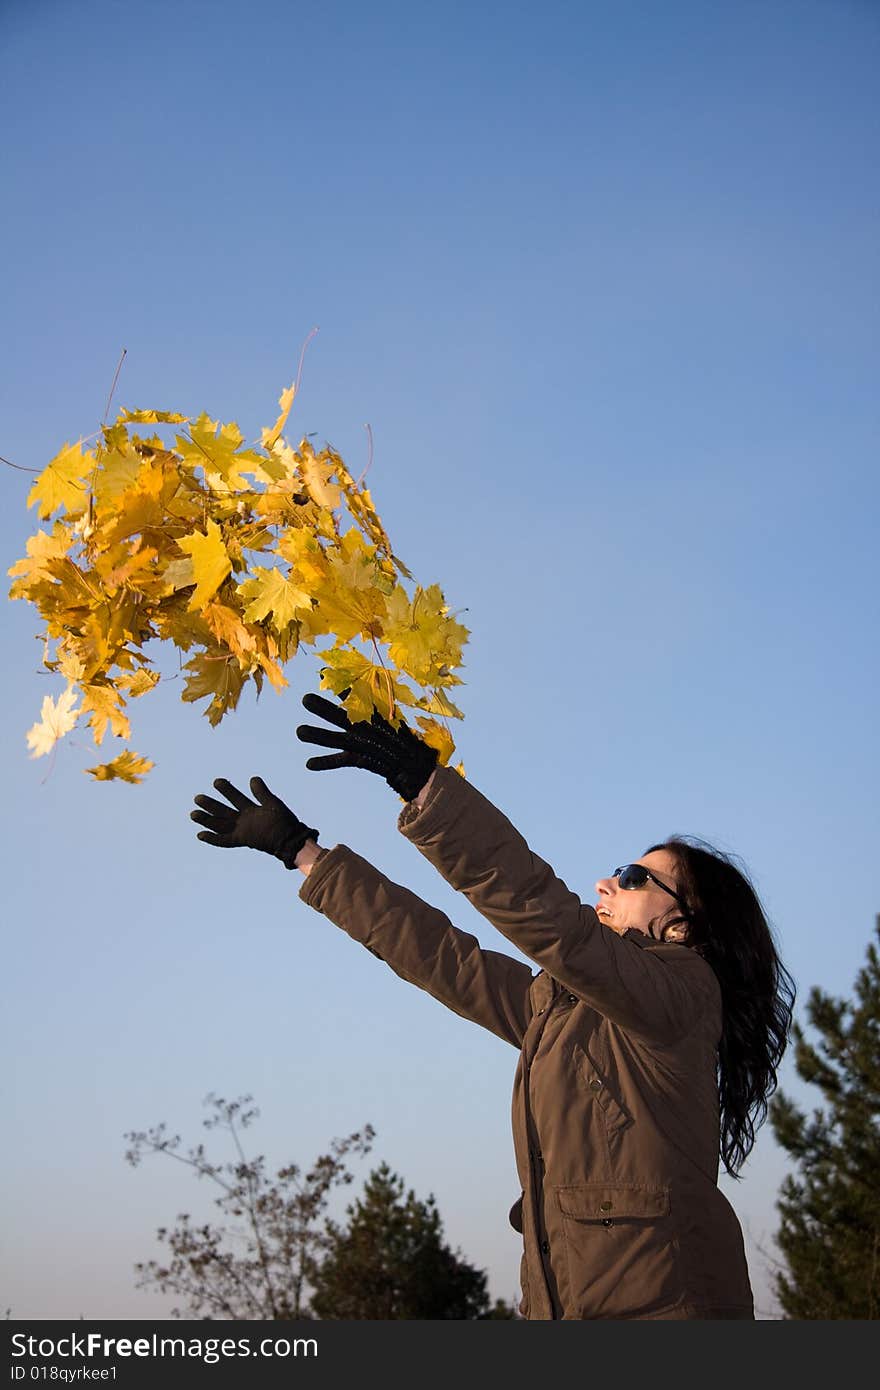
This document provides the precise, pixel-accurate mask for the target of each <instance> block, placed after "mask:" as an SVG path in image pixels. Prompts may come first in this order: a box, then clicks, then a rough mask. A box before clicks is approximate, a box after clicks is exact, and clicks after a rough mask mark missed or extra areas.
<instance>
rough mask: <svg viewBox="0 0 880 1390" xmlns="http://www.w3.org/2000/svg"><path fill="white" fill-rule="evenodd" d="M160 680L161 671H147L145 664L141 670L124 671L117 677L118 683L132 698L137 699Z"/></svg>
mask: <svg viewBox="0 0 880 1390" xmlns="http://www.w3.org/2000/svg"><path fill="white" fill-rule="evenodd" d="M142 659H143V658H142ZM158 682H159V672H158V671H147V670H146V669H145V668H144V667H143V666H142V667H141V668H140V670H139V671H133V672H129V673H123V674H122V675H121V676H117V677H116V684H117V685H118V686H121V687H122V689H123V690H124V691H125V692H126V694H127V695H128V696H129V697H130V698H131V699H132V700H136V699H137V697H138V696H139V695H145V694H146V693H147V691H148V690H152V689H153V687H154V686H155V685H157V684H158Z"/></svg>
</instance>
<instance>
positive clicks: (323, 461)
mask: <svg viewBox="0 0 880 1390" xmlns="http://www.w3.org/2000/svg"><path fill="white" fill-rule="evenodd" d="M296 458H297V465H298V468H299V472H300V476H301V477H302V480H303V482H304V483H305V485H306V487H307V489H308V492H309V496H310V497H311V498H312V501H314V502H317V504H318V506H319V507H326V508H327V510H328V511H331V512H332V511H335V510H336V508H337V507H339V506H341V504H342V488H341V487H340V486H339V484H338V483H331V482H330V479H331V477H332V476H333V469H334V463H333V459H332V457H328V456H327V455H326V454H321V455H320V456H318V455H316V454H315V451H314V449H313V448H312V446H311V444H310V443H309V442H308V440H307V439H304V440H303V441H302V443H301V444H300V446H299V453H298V455H296Z"/></svg>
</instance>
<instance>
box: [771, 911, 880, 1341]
mask: <svg viewBox="0 0 880 1390" xmlns="http://www.w3.org/2000/svg"><path fill="white" fill-rule="evenodd" d="M875 930H876V935H877V937H878V940H880V916H878V917H877V922H876V929H875ZM807 1016H808V1018H809V1021H810V1023H811V1025H812V1027H813V1028H814V1029H815V1030H816V1031H817V1032H818V1034H819V1035H820V1042H819V1046H818V1047H814V1046H813V1045H811V1044H810V1043H808V1042H807V1040H806V1037H805V1036H804V1033H803V1030H802V1029H801V1028H800V1027H799V1026H798V1024H797V1023H795V1024H794V1025H793V1029H792V1032H793V1036H794V1039H795V1066H796V1068H797V1072H798V1075H799V1076H800V1077H801V1078H802V1079H803V1080H804V1081H806V1082H808V1083H809V1084H811V1085H814V1086H818V1087H819V1089H820V1090H821V1092H822V1095H823V1096H824V1098H825V1103H826V1108H825V1109H817V1110H814V1111H813V1114H812V1118H810V1119H808V1118H807V1116H806V1115H805V1114H803V1113H802V1112H801V1111H800V1110H798V1108H797V1106H796V1105H794V1103H793V1102H792V1101H791V1100H790V1099H789V1098H788V1097H786V1096H785V1095H783V1094H782V1093H778V1094H777V1095H776V1096H775V1097H774V1099H773V1100H772V1101H771V1103H770V1110H769V1117H770V1122H771V1125H772V1127H773V1132H774V1134H775V1135H776V1139H777V1141H778V1143H779V1144H781V1146H782V1147H783V1148H784V1149H786V1150H787V1152H788V1153H789V1154H791V1156H792V1158H793V1159H794V1160H795V1162H796V1164H797V1165H798V1167H799V1170H800V1171H799V1173H798V1175H797V1176H791V1175H790V1176H788V1177H786V1178H785V1180H784V1181H783V1184H782V1187H781V1188H780V1194H781V1195H780V1198H779V1200H778V1201H777V1203H776V1206H777V1210H778V1211H779V1212H780V1214H781V1217H782V1225H781V1227H780V1229H779V1232H778V1233H777V1236H776V1241H777V1244H778V1246H779V1249H780V1251H781V1252H782V1254H783V1256H784V1259H785V1263H786V1265H787V1269H786V1271H785V1272H777V1274H776V1275H775V1285H776V1293H777V1296H778V1298H779V1301H780V1303H781V1305H782V1308H783V1310H784V1313H785V1315H786V1316H787V1317H788V1318H797V1319H807V1318H809V1319H823V1320H824V1319H838V1318H845V1319H851V1320H854V1319H876V1318H878V1317H880V956H878V951H877V946H876V945H875V944H874V943H873V942H869V944H868V949H867V965H865V966H864V967H863V968H862V970H860V971H859V974H858V976H857V977H856V985H855V995H854V998H853V1000H851V1001H850V1000H843V999H835V998H832V997H831V996H830V995H827V994H824V993H823V992H822V990H820V989H819V988H818V987H815V986H814V988H813V989H812V990H811V992H810V997H809V1000H808V1003H807Z"/></svg>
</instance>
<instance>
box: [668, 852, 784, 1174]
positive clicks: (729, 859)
mask: <svg viewBox="0 0 880 1390" xmlns="http://www.w3.org/2000/svg"><path fill="white" fill-rule="evenodd" d="M660 849H663V850H669V851H670V852H671V853H672V854H673V855H674V856H675V858H676V861H677V864H678V874H677V880H678V881H677V884H676V887H677V889H678V892H679V895H680V896H681V897H682V898H683V899H684V903H685V906H684V909H683V912H682V913H680V914H678V915H673V916H672V917H671V918H667V919H665V920H663V922H662V925H661V927H660V931H659V935H660V937H661V938H664V939H665V936H666V934H667V933H668V932H669V931H670V928H672V927H673V926H674V925H676V924H678V923H684V924H686V927H687V933H686V938H685V941H684V944H685V945H686V946H689V947H691V949H693V950H695V951H697V952H698V953H699V954H700V955H701V956H702V957H703V959H704V960H706V961H707V962H708V963H709V965H711V967H712V969H713V970H714V971H715V974H716V976H717V978H718V983H719V985H720V986H721V1003H722V1029H721V1041H720V1043H719V1046H718V1058H717V1063H716V1074H717V1079H718V1092H719V1100H720V1119H721V1159H722V1162H723V1163H724V1167H725V1168H726V1169H727V1172H728V1173H729V1174H730V1176H731V1177H732V1178H736V1177H738V1176H739V1173H738V1171H737V1170H738V1169H739V1168H741V1167H742V1165H743V1163H744V1162H745V1160H746V1158H747V1157H748V1155H749V1153H750V1152H751V1150H752V1147H753V1145H754V1142H755V1130H756V1129H757V1128H759V1127H760V1126H761V1125H762V1124H763V1123H764V1120H765V1119H766V1117H767V1101H768V1098H769V1097H770V1096H771V1095H772V1094H773V1092H774V1091H775V1090H776V1070H777V1068H778V1066H779V1063H780V1061H781V1059H782V1055H783V1053H784V1052H785V1049H786V1046H787V1044H788V1039H789V1033H790V1031H791V1022H792V1011H793V1007H794V1000H795V993H796V991H795V984H794V980H793V979H792V977H791V975H790V974H789V973H788V971H787V970H786V968H785V966H784V965H783V964H782V961H781V960H780V958H779V954H778V952H777V949H776V944H775V941H774V939H773V932H772V930H771V928H770V924H769V922H768V921H767V917H766V915H765V913H764V909H763V907H762V906H761V902H760V900H759V898H758V895H757V893H756V892H755V889H754V888H753V886H752V884H751V883H750V882H749V878H748V875H747V873H746V872H745V869H744V867H742V864H741V861H738V860H737V859H736V857H735V856H734V855H731V854H724V853H722V851H721V850H718V849H715V848H714V846H712V845H710V844H707V843H706V841H705V840H699V839H697V838H696V837H695V836H693V835H672V836H670V838H669V839H668V840H665V841H664V842H663V844H659V845H652V846H651V849H650V850H646V851H645V852H646V854H651V853H653V851H654V850H660Z"/></svg>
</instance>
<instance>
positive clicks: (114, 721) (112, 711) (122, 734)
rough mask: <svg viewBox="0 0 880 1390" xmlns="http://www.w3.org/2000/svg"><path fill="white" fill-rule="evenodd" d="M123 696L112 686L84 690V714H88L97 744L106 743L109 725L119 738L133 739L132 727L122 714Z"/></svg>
mask: <svg viewBox="0 0 880 1390" xmlns="http://www.w3.org/2000/svg"><path fill="white" fill-rule="evenodd" d="M122 704H123V701H122V696H121V695H120V694H119V692H118V691H117V690H114V688H113V686H112V685H87V686H85V687H84V689H83V708H82V712H83V714H86V713H88V715H89V719H88V722H89V724H90V725H91V728H92V736H93V738H94V741H95V743H96V744H98V745H100V744H101V743H103V741H104V735H105V733H106V732H107V726H108V724H109V725H110V727H111V728H112V730H113V732H114V734H116V736H117V737H118V738H130V737H131V725H130V724H129V722H128V719H127V718H126V716H125V715H124V714H123V712H122Z"/></svg>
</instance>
